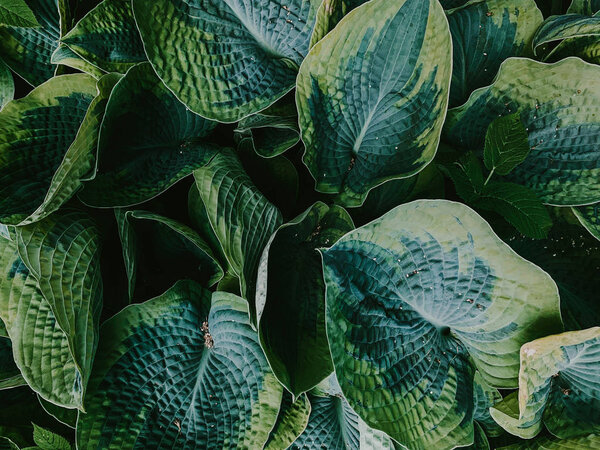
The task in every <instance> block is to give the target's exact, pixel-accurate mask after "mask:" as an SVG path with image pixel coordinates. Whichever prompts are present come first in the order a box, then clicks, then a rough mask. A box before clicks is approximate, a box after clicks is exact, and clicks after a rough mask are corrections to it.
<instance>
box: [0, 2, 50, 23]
mask: <svg viewBox="0 0 600 450" xmlns="http://www.w3.org/2000/svg"><path fill="white" fill-rule="evenodd" d="M0 25H10V26H13V27H25V28H34V27H39V26H40V24H39V22H38V21H37V19H36V18H35V16H34V15H33V11H31V9H30V8H29V6H27V3H25V0H0Z"/></svg>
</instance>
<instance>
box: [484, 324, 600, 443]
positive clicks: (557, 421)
mask: <svg viewBox="0 0 600 450" xmlns="http://www.w3.org/2000/svg"><path fill="white" fill-rule="evenodd" d="M599 355H600V328H598V327H595V328H588V329H586V330H581V331H569V332H567V333H562V334H558V335H554V336H548V337H545V338H541V339H537V340H535V341H533V342H529V343H527V344H525V345H524V346H523V347H522V348H521V371H520V372H519V394H518V408H515V406H514V400H513V399H511V400H510V401H512V405H511V407H510V411H511V412H510V414H509V413H506V412H505V409H503V408H502V406H501V405H502V403H504V401H503V402H502V403H501V404H500V405H498V407H497V408H498V411H496V410H495V409H496V408H492V410H491V412H492V417H494V419H495V420H496V421H497V422H498V423H499V424H500V425H501V426H502V427H503V428H504V429H505V430H507V431H508V432H509V433H511V434H515V435H517V436H520V437H524V438H531V437H533V436H535V435H536V434H537V433H538V432H539V430H540V429H541V428H542V421H543V423H544V425H545V426H546V427H547V428H548V430H549V431H550V432H551V433H552V434H553V435H555V436H557V437H559V438H562V439H567V438H571V437H577V436H580V435H582V434H584V433H590V432H593V433H598V431H600V363H599ZM505 401H506V400H505Z"/></svg>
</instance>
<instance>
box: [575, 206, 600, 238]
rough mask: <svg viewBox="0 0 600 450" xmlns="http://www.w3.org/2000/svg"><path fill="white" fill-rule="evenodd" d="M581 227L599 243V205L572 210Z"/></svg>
mask: <svg viewBox="0 0 600 450" xmlns="http://www.w3.org/2000/svg"><path fill="white" fill-rule="evenodd" d="M573 213H575V216H576V217H577V219H579V222H580V223H581V225H583V226H584V227H585V229H586V230H588V231H589V232H590V234H591V235H592V236H594V237H595V238H596V239H598V240H599V241H600V203H594V204H591V205H586V206H578V207H576V208H573Z"/></svg>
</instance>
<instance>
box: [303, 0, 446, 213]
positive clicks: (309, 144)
mask: <svg viewBox="0 0 600 450" xmlns="http://www.w3.org/2000/svg"><path fill="white" fill-rule="evenodd" d="M451 53H452V50H451V40H450V33H449V32H448V25H447V21H446V18H445V15H444V12H443V10H442V8H440V6H439V3H438V2H437V1H434V0H427V1H425V2H423V1H422V0H403V1H398V2H389V1H387V0H375V1H371V2H368V3H366V4H364V5H362V6H359V7H358V8H356V9H354V10H353V11H352V12H350V13H349V14H348V15H347V16H346V17H344V18H343V19H342V20H341V22H340V23H339V25H338V26H337V27H336V28H335V29H334V30H333V31H332V32H331V33H329V34H328V35H327V36H326V37H325V38H323V39H322V40H321V41H319V42H318V43H317V44H316V45H315V46H314V47H313V48H312V49H311V51H310V54H309V55H308V57H307V58H306V59H305V60H304V62H303V63H302V67H301V69H300V74H299V75H298V86H297V92H296V102H297V104H298V113H299V120H300V129H301V134H302V140H303V142H304V144H305V146H306V152H305V154H304V163H305V164H306V165H307V167H308V169H309V170H310V172H311V174H312V176H313V178H314V179H315V180H316V189H317V191H319V192H324V193H328V194H339V199H338V200H339V202H340V203H341V204H342V205H345V206H360V205H361V204H362V203H363V202H364V200H365V198H366V196H367V193H368V192H369V191H370V190H371V189H372V188H374V187H375V186H377V185H379V184H381V183H383V182H385V181H387V180H390V179H393V178H406V177H409V176H411V175H413V174H415V173H417V172H419V171H421V170H422V169H423V168H424V167H425V166H426V165H427V164H428V163H429V162H430V161H431V160H432V159H433V156H434V155H435V152H436V149H437V146H438V142H439V137H440V132H441V127H442V123H443V121H444V116H445V111H446V106H447V102H448V89H449V83H450V73H451V70H452V69H451V64H452V63H451Z"/></svg>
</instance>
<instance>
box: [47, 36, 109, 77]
mask: <svg viewBox="0 0 600 450" xmlns="http://www.w3.org/2000/svg"><path fill="white" fill-rule="evenodd" d="M50 62H51V63H52V64H60V65H62V66H67V67H71V68H73V69H76V70H79V71H81V72H84V73H87V74H90V75H92V76H93V77H94V78H100V77H101V76H102V75H104V74H105V73H106V72H105V71H103V70H100V69H98V68H97V67H96V66H94V65H92V64H91V63H89V62H87V61H86V60H85V59H83V58H81V57H80V56H79V55H77V54H76V53H75V52H74V51H73V50H71V49H70V48H69V47H67V46H66V45H65V44H59V46H58V47H57V49H56V50H54V52H53V53H52V57H51V58H50Z"/></svg>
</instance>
